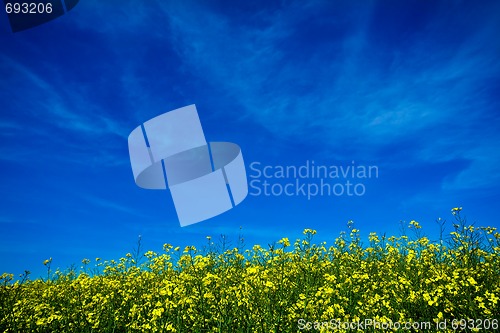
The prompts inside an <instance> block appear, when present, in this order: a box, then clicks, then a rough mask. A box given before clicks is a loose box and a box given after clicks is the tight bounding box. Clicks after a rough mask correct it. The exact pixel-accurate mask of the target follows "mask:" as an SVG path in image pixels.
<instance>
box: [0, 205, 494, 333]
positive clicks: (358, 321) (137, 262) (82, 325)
mask: <svg viewBox="0 0 500 333" xmlns="http://www.w3.org/2000/svg"><path fill="white" fill-rule="evenodd" d="M460 210H461V208H454V209H452V213H453V215H454V217H455V220H454V223H453V230H454V231H452V232H451V233H449V234H446V235H445V234H442V236H441V237H440V239H439V240H434V241H431V240H429V239H428V238H427V237H425V236H422V235H423V233H422V230H421V227H420V225H419V223H418V222H416V221H411V222H410V223H409V224H408V225H407V226H406V230H408V235H406V234H402V235H399V236H392V237H387V236H382V235H377V234H375V233H371V234H370V236H369V239H367V240H362V239H361V237H360V235H359V230H357V229H356V228H355V227H354V224H352V223H349V224H348V227H349V231H348V232H347V233H341V234H340V236H339V237H338V238H337V239H336V240H335V242H334V243H332V244H330V245H327V244H326V243H319V244H317V243H315V241H314V237H315V236H314V235H315V233H316V232H315V231H314V230H311V229H306V230H304V236H303V237H302V239H297V240H295V241H293V242H290V240H289V239H287V238H283V239H281V240H280V241H279V242H277V243H276V244H274V245H268V246H266V247H261V246H259V245H255V246H253V248H249V249H246V250H245V249H244V248H241V247H234V248H228V249H225V248H224V247H223V246H220V244H214V242H212V240H211V239H210V238H209V237H207V238H208V245H207V247H206V248H204V249H203V250H198V249H196V248H194V247H192V246H190V247H186V248H185V249H180V248H179V247H174V246H172V245H169V244H165V245H164V247H163V251H162V252H161V253H155V252H152V251H148V252H145V253H144V254H141V255H137V254H130V253H129V254H127V255H125V257H124V258H121V259H119V260H117V261H113V260H111V261H102V260H100V259H99V258H96V259H95V260H92V261H90V260H87V259H84V260H83V264H84V266H85V268H84V270H83V271H80V270H79V271H76V270H68V271H66V272H60V271H55V272H52V271H51V268H50V266H51V259H48V260H46V261H45V262H44V264H45V265H46V266H47V277H46V278H40V279H35V280H31V279H30V278H29V276H28V274H26V275H25V276H24V278H21V279H19V280H16V281H14V280H13V275H12V274H3V275H1V276H0V332H382V331H394V332H396V331H398V332H475V331H478V332H495V331H500V329H499V322H498V321H499V318H500V257H499V256H500V234H499V233H498V232H497V231H496V229H495V228H492V227H476V226H472V225H468V224H467V223H466V221H465V219H463V218H462V217H461V216H460Z"/></svg>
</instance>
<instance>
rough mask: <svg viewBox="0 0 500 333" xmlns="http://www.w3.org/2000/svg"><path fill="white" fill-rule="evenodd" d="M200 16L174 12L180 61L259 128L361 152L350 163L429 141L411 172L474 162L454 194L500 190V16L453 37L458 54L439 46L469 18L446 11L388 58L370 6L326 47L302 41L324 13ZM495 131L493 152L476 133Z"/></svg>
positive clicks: (286, 10) (193, 9)
mask: <svg viewBox="0 0 500 333" xmlns="http://www.w3.org/2000/svg"><path fill="white" fill-rule="evenodd" d="M197 6H198V5H194V4H191V3H183V4H176V5H175V6H168V7H166V8H165V13H166V14H167V15H168V16H169V21H170V23H171V30H172V34H173V35H172V39H173V41H174V43H175V45H176V46H177V52H178V53H179V55H180V56H181V57H182V59H184V61H185V64H186V66H189V67H190V68H191V71H192V72H195V73H199V76H200V77H203V78H205V80H206V81H209V82H212V83H213V84H214V85H218V86H220V87H221V89H224V90H225V91H226V92H227V94H228V96H230V97H231V98H234V99H236V100H238V101H239V102H240V103H241V106H242V109H243V112H242V118H248V117H249V118H251V119H253V120H256V121H257V122H258V123H260V124H261V125H262V126H263V127H265V128H266V129H267V130H269V131H271V132H272V133H275V135H276V136H278V137H282V138H283V137H293V138H294V140H301V139H302V140H307V141H312V142H314V141H318V142H324V143H329V144H330V146H331V147H334V148H339V147H342V146H343V145H344V144H345V142H347V141H350V142H351V143H352V144H353V145H354V146H358V147H359V150H358V151H356V149H354V150H353V151H350V152H349V154H350V156H349V157H351V158H359V157H363V158H365V159H367V158H368V159H370V158H372V159H377V158H380V156H377V155H376V151H377V149H378V148H380V147H383V146H385V145H390V144H392V143H393V142H394V141H398V140H402V139H406V140H408V138H412V139H411V140H412V141H415V142H419V145H418V146H417V148H418V150H416V151H414V152H412V153H411V154H410V156H411V157H412V159H410V160H408V161H402V163H410V164H411V163H413V162H415V161H417V160H420V161H424V162H425V161H429V162H435V161H448V160H452V159H454V158H463V159H470V160H471V161H472V163H470V166H469V168H468V169H467V170H464V172H463V173H462V174H460V175H459V176H458V178H457V179H455V180H454V181H452V182H450V183H449V184H448V185H450V184H454V185H453V186H462V185H465V184H466V180H465V179H468V181H467V182H468V183H469V185H471V184H472V183H470V181H471V179H472V178H473V177H471V176H470V175H475V176H476V177H479V178H481V179H477V180H476V181H474V184H475V186H492V184H498V183H499V182H500V179H495V180H494V182H492V181H491V179H489V180H488V179H486V178H487V177H488V173H486V174H484V172H492V171H493V167H494V165H497V162H498V154H497V153H496V150H497V149H496V148H495V147H496V146H497V143H499V142H500V140H499V139H500V137H499V134H497V133H498V131H497V130H498V126H497V125H495V124H491V123H490V124H488V123H481V119H482V118H484V114H485V113H490V112H494V110H493V107H494V106H493V105H491V101H490V100H488V97H487V96H486V95H485V89H486V88H485V84H486V82H487V80H488V79H491V78H495V77H496V78H498V76H499V74H500V66H499V63H498V61H497V60H496V59H497V56H498V49H499V46H500V43H499V42H498V41H497V39H496V38H494V36H495V34H496V31H498V29H500V27H499V23H498V20H497V21H495V20H494V19H493V18H494V17H493V16H488V17H486V18H481V17H479V18H477V20H479V21H481V20H482V19H486V22H484V24H483V23H482V24H481V26H480V27H479V26H478V27H477V28H474V26H473V25H468V26H466V27H465V30H461V31H459V32H454V34H461V35H460V36H459V37H458V38H459V39H460V42H457V43H455V44H452V42H450V46H449V47H447V46H443V45H440V44H441V43H446V42H447V40H448V38H451V37H454V38H457V36H456V35H453V36H451V35H448V34H450V33H451V31H450V26H451V27H453V26H454V25H457V26H458V24H459V23H458V22H460V21H461V18H460V17H449V16H443V14H444V12H443V10H444V9H443V8H441V9H439V8H437V12H435V13H433V15H434V16H430V17H429V20H428V21H427V22H426V24H425V25H424V26H423V29H422V31H419V32H418V34H417V36H418V37H415V38H414V40H411V42H412V43H409V44H408V45H406V46H404V47H403V46H397V45H392V47H391V48H390V49H387V48H384V46H383V45H381V44H379V43H378V41H377V40H376V38H377V37H378V38H384V36H376V35H375V34H374V32H373V31H370V28H371V27H370V26H369V25H367V24H366V22H370V21H371V20H372V19H373V17H372V15H374V14H373V12H372V10H371V8H370V7H367V8H366V9H365V10H360V11H358V12H353V13H350V14H346V12H343V15H347V16H348V18H349V20H351V21H353V22H354V24H352V25H348V24H346V23H345V22H343V21H342V22H341V23H339V24H340V25H342V24H344V25H346V27H345V28H346V29H347V30H348V33H346V34H345V35H341V36H340V38H337V39H335V38H333V37H332V38H331V39H330V41H323V42H321V43H316V44H315V43H314V41H311V42H309V41H308V40H305V39H304V36H301V35H300V33H299V32H300V30H301V26H300V24H302V23H303V22H304V20H307V19H308V18H310V19H312V18H313V17H314V13H315V12H317V11H318V10H321V8H319V7H314V8H311V7H310V6H304V7H301V6H300V5H294V6H290V7H283V8H281V9H279V10H277V11H276V12H268V13H265V12H260V13H259V14H258V15H256V19H259V20H260V21H258V22H259V23H260V24H259V25H258V27H257V25H255V26H252V25H244V24H243V25H242V24H237V22H238V21H237V18H232V17H230V16H227V15H224V14H222V13H221V12H220V11H217V10H210V8H207V7H203V10H199V8H197ZM273 18H276V20H273ZM331 20H332V21H335V20H341V18H335V17H332V18H331ZM469 23H470V22H469ZM467 29H470V30H467ZM316 33H318V34H319V33H321V31H319V30H318V31H316ZM309 37H310V36H309ZM298 38H302V40H300V43H296V42H295V41H296V39H298ZM283 45H287V47H290V45H297V46H302V48H296V49H293V48H291V49H287V48H285V47H283ZM297 54H299V55H300V54H302V55H303V56H298V55H297ZM492 126H493V127H494V130H493V131H492V133H491V135H492V136H490V137H489V138H488V140H489V142H494V143H495V144H488V141H485V140H482V139H481V138H480V137H479V135H478V133H477V128H481V127H488V128H491V127H492ZM436 131H439V133H436ZM440 136H442V137H440ZM441 140H443V141H441ZM440 142H441V143H440ZM461 142H465V143H466V144H465V145H461V144H459V143H461ZM474 145H479V146H480V147H473V146H474ZM370 147H371V149H370ZM357 153H358V154H359V153H361V154H362V156H361V155H356V154H357ZM367 153H368V155H369V156H367ZM370 154H371V155H370ZM481 175H483V176H481ZM460 184H461V185H460Z"/></svg>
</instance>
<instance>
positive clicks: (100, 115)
mask: <svg viewBox="0 0 500 333" xmlns="http://www.w3.org/2000/svg"><path fill="white" fill-rule="evenodd" d="M499 31H500V3H499V2H498V1H481V2H478V1H404V2H403V1H312V2H309V1H308V2H307V4H305V3H304V2H303V1H282V2H269V1H261V2H250V1H248V2H234V1H212V2H210V4H209V3H208V2H206V3H205V2H203V3H202V2H201V1H200V2H193V1H167V2H165V1H147V2H137V1H91V0H88V1H81V2H80V3H79V4H78V5H77V6H76V7H75V8H74V9H73V10H71V11H70V12H68V13H67V14H66V15H64V16H62V17H60V18H58V19H56V20H54V21H51V22H49V23H47V24H43V25H41V26H39V27H36V28H33V29H30V30H26V31H23V32H19V33H15V34H14V33H12V32H11V30H10V28H9V26H8V20H7V16H6V15H5V14H0V38H1V44H0V45H1V47H0V140H1V141H0V171H1V173H0V177H1V178H0V180H1V187H0V191H1V192H0V197H1V198H2V200H1V203H0V230H1V238H2V240H1V242H0V256H1V257H2V260H1V261H0V272H12V273H16V274H19V273H21V272H22V271H23V270H24V269H28V270H31V271H32V272H33V275H34V277H38V276H40V275H42V274H43V270H44V267H43V265H42V262H43V260H45V259H47V258H49V257H52V258H53V266H54V267H60V268H61V269H65V268H67V267H69V266H70V265H71V264H73V263H74V264H76V265H77V266H79V265H80V262H81V260H82V259H83V258H90V259H92V260H93V259H94V258H95V257H101V258H103V259H117V258H119V257H121V256H123V255H125V253H127V252H129V251H131V250H132V249H133V248H134V246H135V244H136V241H137V238H138V235H142V239H143V245H144V247H145V248H146V249H151V250H155V251H160V250H161V246H162V244H164V243H173V244H174V245H180V246H184V245H191V244H193V245H196V246H200V247H201V246H203V245H204V244H206V238H205V237H206V236H208V235H211V236H213V237H214V239H215V238H217V236H218V235H220V234H225V235H227V236H228V238H229V239H231V240H233V243H234V242H235V241H236V238H237V236H238V234H239V233H240V232H241V233H242V234H243V236H244V237H245V241H246V243H247V244H249V245H253V244H255V243H259V244H262V245H266V244H269V243H272V242H273V241H277V240H279V239H280V238H281V237H285V236H287V237H290V238H291V239H295V238H297V237H300V235H301V232H302V230H303V229H304V228H313V229H317V230H318V241H322V240H326V241H328V242H332V241H333V239H334V238H335V237H337V236H338V234H339V232H340V231H342V230H347V227H346V222H347V221H348V220H351V219H352V220H354V221H355V225H356V226H357V228H359V229H361V232H362V235H363V236H366V235H367V234H368V233H369V232H371V231H375V232H378V233H384V232H387V234H396V235H397V234H398V233H399V221H400V220H404V221H410V220H412V219H415V220H417V221H419V222H420V223H421V224H422V225H423V227H424V232H425V233H427V234H428V235H429V236H430V237H431V238H435V237H436V235H437V230H438V228H437V226H436V225H435V223H434V220H435V219H436V218H438V217H442V218H446V219H447V220H449V221H451V220H452V219H453V217H452V216H451V214H450V209H451V208H452V207H456V206H462V207H463V208H464V213H465V215H466V216H467V217H469V219H470V220H471V222H477V224H478V225H489V226H496V227H500V223H499V222H498V217H497V215H498V214H497V213H498V202H499V199H500V190H499V185H500V173H499V168H498V165H500V149H498V147H499V145H500V131H499V130H500V103H499V101H500V98H499V96H500V61H499V60H500V38H498V32H499ZM189 104H196V105H197V108H198V112H199V115H200V119H201V122H202V125H203V128H204V131H205V136H206V138H207V140H209V141H229V142H234V143H237V144H238V145H240V147H241V148H242V152H243V157H244V160H245V163H246V166H247V171H248V173H250V170H249V169H248V168H249V165H250V163H252V162H255V161H258V162H260V163H261V164H262V165H296V166H300V165H303V164H304V163H305V161H307V160H309V161H313V160H314V161H315V163H316V164H317V165H350V164H351V162H352V161H355V163H356V164H357V165H376V166H378V168H379V177H378V178H376V179H369V180H366V181H363V182H364V184H365V185H366V194H365V195H364V196H361V197H348V196H341V197H327V196H325V197H315V198H313V199H312V200H307V199H306V198H304V197H286V196H280V197H265V196H258V197H257V196H248V197H247V199H246V200H245V201H244V202H243V203H241V204H240V205H239V206H237V207H236V208H235V209H232V210H230V211H229V212H227V213H225V214H223V215H220V216H217V217H215V218H212V219H210V220H208V221H205V222H202V223H199V224H196V225H192V226H190V227H185V228H181V227H180V226H179V223H178V220H177V215H176V213H175V209H174V206H173V203H172V200H171V196H170V193H169V192H168V191H148V190H143V189H140V188H138V187H137V186H136V185H135V183H134V181H133V177H132V171H131V167H130V162H129V157H128V150H127V137H128V135H129V133H130V132H131V131H132V130H133V129H134V128H135V127H136V126H138V125H139V124H141V123H143V122H144V121H146V120H148V119H150V118H152V117H154V116H157V115H159V114H161V113H164V112H167V111H169V110H172V109H176V108H179V107H182V106H186V105H189ZM240 227H241V230H240ZM448 231H451V229H450V227H448Z"/></svg>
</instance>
